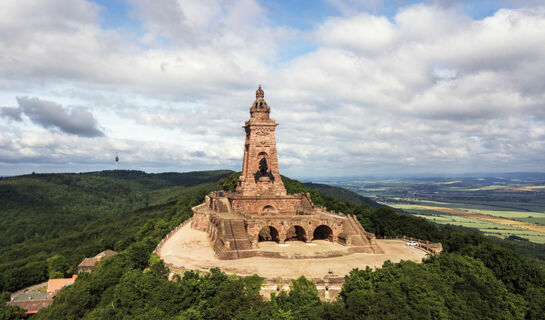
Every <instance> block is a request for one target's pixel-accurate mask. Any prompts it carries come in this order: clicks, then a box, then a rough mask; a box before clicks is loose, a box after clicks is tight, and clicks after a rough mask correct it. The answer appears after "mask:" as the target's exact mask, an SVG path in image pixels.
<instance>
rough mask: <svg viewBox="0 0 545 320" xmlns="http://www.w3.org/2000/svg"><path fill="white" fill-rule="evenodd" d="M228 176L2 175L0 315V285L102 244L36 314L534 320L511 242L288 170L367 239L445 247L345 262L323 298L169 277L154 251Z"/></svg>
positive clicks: (525, 269)
mask: <svg viewBox="0 0 545 320" xmlns="http://www.w3.org/2000/svg"><path fill="white" fill-rule="evenodd" d="M237 177H238V176H237V173H234V172H232V171H208V172H194V173H183V174H178V173H165V174H157V175H154V174H146V173H144V172H137V171H118V172H112V171H106V172H94V173H84V174H52V175H28V176H21V177H12V178H5V179H1V180H0V201H1V203H2V206H1V207H0V210H1V211H0V234H1V235H2V237H1V241H2V245H1V248H0V290H1V291H4V293H3V294H2V295H0V319H2V320H4V319H19V318H20V315H19V312H20V310H17V309H16V308H14V307H9V306H6V305H5V300H6V298H7V297H9V295H6V294H5V293H7V291H14V290H16V289H19V288H23V287H25V286H27V285H29V284H34V283H38V282H41V281H44V280H46V279H47V278H48V277H49V276H52V275H58V274H59V273H61V274H64V275H65V276H67V275H69V274H70V273H72V272H73V271H74V269H75V266H77V264H78V263H79V262H80V261H81V259H82V258H83V257H85V256H94V255H95V254H96V253H98V252H100V251H102V250H104V249H114V250H116V251H118V252H119V254H117V255H116V256H114V257H112V258H110V259H108V260H106V261H104V262H102V263H99V264H98V265H97V267H96V268H95V269H94V270H93V272H92V273H91V274H87V273H81V274H80V275H79V276H78V279H77V280H76V282H75V283H74V284H73V285H71V286H69V287H67V288H65V289H63V290H62V291H61V293H60V294H59V295H58V296H57V297H56V298H55V299H54V302H53V304H52V305H51V307H49V308H45V309H42V310H41V311H40V312H39V313H38V314H37V315H35V316H34V318H35V319H55V320H58V319H87V320H90V319H97V320H98V319H170V320H178V319H521V320H522V319H543V315H544V314H545V271H544V270H543V266H542V265H539V264H538V263H536V262H535V261H532V260H529V259H527V258H525V257H523V256H521V255H519V254H518V253H516V252H515V251H514V250H512V249H511V248H510V247H508V246H505V245H503V244H501V243H497V242H496V241H492V240H491V239H490V238H487V237H484V236H483V235H481V234H478V233H475V232H472V231H467V230H461V229H459V228H456V227H452V226H438V225H436V224H433V223H431V222H428V221H426V220H424V219H421V218H415V217H413V216H410V215H405V214H398V213H396V211H395V210H393V209H391V208H388V207H385V208H377V209H374V208H371V207H370V206H369V205H367V204H365V203H361V202H349V201H345V200H342V199H338V198H335V197H332V196H330V195H331V194H332V193H329V195H328V194H326V192H325V191H324V192H322V191H319V190H316V189H311V188H309V187H308V186H305V185H303V184H302V183H300V182H298V181H296V180H291V179H289V178H286V177H282V180H283V182H284V184H285V186H286V190H287V191H288V193H297V192H308V193H310V194H311V196H312V200H313V202H314V203H315V204H316V205H318V206H325V207H327V208H328V209H330V210H335V211H340V212H344V213H349V214H354V215H355V216H356V217H357V218H358V219H359V221H360V222H361V224H362V225H363V227H364V228H365V229H366V230H367V231H370V232H373V233H375V234H376V235H377V237H381V236H400V235H407V236H413V237H417V238H421V239H428V240H432V241H440V242H441V243H442V244H443V247H444V249H445V250H444V252H443V253H442V254H441V256H439V257H431V258H430V259H427V260H425V261H424V262H423V263H421V264H417V263H413V262H401V263H395V264H394V263H391V262H386V263H385V264H384V265H383V267H382V268H380V269H378V270H375V271H373V270H371V269H366V270H357V269H355V270H353V271H352V272H351V273H350V275H348V276H347V277H346V279H345V284H344V286H343V288H342V292H341V294H340V297H339V299H338V300H337V301H335V302H333V303H322V302H321V301H320V300H319V298H318V294H317V291H316V288H315V287H314V285H313V284H312V283H311V282H309V281H308V280H306V279H304V278H300V279H297V280H294V281H293V285H292V288H291V291H290V293H289V294H287V293H285V292H280V293H279V294H278V295H275V296H273V297H271V299H270V300H264V299H262V297H261V296H260V295H259V288H260V284H261V280H262V279H261V278H259V277H257V276H253V277H246V278H240V277H236V276H227V275H226V274H224V273H222V272H221V271H219V270H212V272H211V273H209V274H202V273H198V272H193V271H187V272H186V273H185V274H183V275H180V277H174V279H172V281H169V280H168V277H167V275H168V273H169V272H168V270H167V269H166V268H165V266H164V265H163V263H162V262H161V260H160V259H159V258H158V257H157V256H155V255H154V254H152V251H153V249H154V248H155V246H156V245H157V244H158V243H159V242H160V241H161V239H162V238H163V237H164V236H165V235H166V234H167V233H168V232H169V231H170V230H172V229H173V228H175V227H176V226H177V225H179V224H180V223H181V222H182V221H185V220H186V219H188V218H189V217H190V216H191V207H192V206H194V205H197V204H199V203H201V202H202V200H203V198H204V195H205V194H206V193H208V192H210V191H212V190H218V189H219V188H224V189H226V190H229V189H232V188H233V187H234V185H235V183H236V180H237ZM325 189H327V188H325ZM330 190H331V189H330ZM4 235H5V236H4ZM53 261H54V262H55V263H53Z"/></svg>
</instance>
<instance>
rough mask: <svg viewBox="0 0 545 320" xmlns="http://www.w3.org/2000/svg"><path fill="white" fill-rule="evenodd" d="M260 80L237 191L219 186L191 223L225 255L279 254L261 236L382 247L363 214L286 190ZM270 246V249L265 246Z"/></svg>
mask: <svg viewBox="0 0 545 320" xmlns="http://www.w3.org/2000/svg"><path fill="white" fill-rule="evenodd" d="M264 96H265V94H264V93H263V89H261V85H260V86H259V88H258V89H257V91H256V93H255V101H254V103H253V104H252V107H251V108H250V119H249V120H248V121H246V122H245V124H244V126H243V128H244V130H245V131H246V141H245V143H244V159H243V162H242V174H241V176H240V178H239V181H238V185H237V188H236V192H228V191H217V192H212V193H210V194H209V195H208V196H206V197H205V200H204V203H203V204H201V205H198V206H195V207H193V208H192V209H193V217H192V218H191V227H192V228H193V229H196V230H200V231H205V232H207V233H208V235H209V236H210V240H211V241H212V242H213V243H214V245H213V247H214V251H215V252H216V254H217V255H218V257H219V258H220V259H238V258H247V257H252V256H268V257H273V256H274V257H280V256H281V254H280V253H278V252H269V251H266V250H265V249H263V248H260V247H259V242H261V241H276V242H278V243H284V242H285V241H305V242H311V241H313V240H327V241H331V242H337V243H340V244H342V245H344V246H346V247H347V250H343V251H342V252H343V253H342V254H349V253H352V252H372V253H379V252H382V249H380V248H379V247H378V246H377V245H376V243H375V235H373V234H372V233H368V232H366V231H365V230H364V229H363V227H362V226H361V224H360V223H359V222H358V219H356V218H355V217H353V216H351V215H344V214H339V213H335V212H330V211H327V210H326V209H325V208H317V207H315V206H314V204H313V203H312V199H311V196H310V194H309V193H297V194H287V192H286V188H285V187H284V183H283V182H282V178H281V177H280V172H279V170H278V156H277V154H276V139H275V137H274V131H275V130H276V126H277V125H278V124H277V123H276V121H275V120H274V119H271V118H270V116H269V115H270V112H271V108H270V107H269V106H268V105H267V102H265V99H264ZM263 250H265V251H263Z"/></svg>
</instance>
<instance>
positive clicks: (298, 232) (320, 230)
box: [258, 224, 333, 242]
mask: <svg viewBox="0 0 545 320" xmlns="http://www.w3.org/2000/svg"><path fill="white" fill-rule="evenodd" d="M308 237H309V235H307V234H306V231H305V229H304V228H303V227H301V226H297V225H296V226H292V227H290V228H289V229H288V230H287V232H286V237H285V239H280V235H279V233H278V230H277V229H276V228H275V227H273V226H266V227H263V228H261V230H260V231H259V235H258V241H276V242H280V240H285V241H304V242H307V241H309V240H329V241H333V230H331V228H330V227H329V226H327V225H325V224H322V225H319V226H318V227H316V229H314V232H313V233H312V238H308Z"/></svg>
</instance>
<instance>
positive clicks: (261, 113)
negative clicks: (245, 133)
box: [250, 85, 271, 120]
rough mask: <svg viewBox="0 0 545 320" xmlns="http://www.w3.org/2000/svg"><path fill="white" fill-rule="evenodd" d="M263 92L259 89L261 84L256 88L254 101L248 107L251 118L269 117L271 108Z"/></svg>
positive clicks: (264, 118)
mask: <svg viewBox="0 0 545 320" xmlns="http://www.w3.org/2000/svg"><path fill="white" fill-rule="evenodd" d="M264 97H265V92H263V89H261V85H259V88H257V90H256V92H255V101H254V103H253V104H252V107H251V108H250V115H251V118H253V119H261V120H266V119H269V113H270V112H271V108H269V106H268V105H267V102H266V101H265V99H264Z"/></svg>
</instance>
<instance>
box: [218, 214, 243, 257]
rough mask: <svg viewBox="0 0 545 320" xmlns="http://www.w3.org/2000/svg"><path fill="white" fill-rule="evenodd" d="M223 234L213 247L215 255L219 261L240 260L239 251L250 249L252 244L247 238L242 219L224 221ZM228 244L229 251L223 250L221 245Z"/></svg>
mask: <svg viewBox="0 0 545 320" xmlns="http://www.w3.org/2000/svg"><path fill="white" fill-rule="evenodd" d="M223 223H224V228H223V230H224V233H223V234H222V235H221V236H220V237H219V238H218V240H217V241H216V243H215V245H214V249H215V251H216V254H217V255H218V257H219V258H220V259H233V258H235V259H238V258H242V256H241V254H240V252H239V251H241V250H250V249H252V243H251V242H250V239H249V237H248V233H247V231H246V227H245V225H244V220H243V219H225V220H224V221H223ZM221 242H223V243H226V242H229V246H230V249H225V248H223V246H222V243H221Z"/></svg>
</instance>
